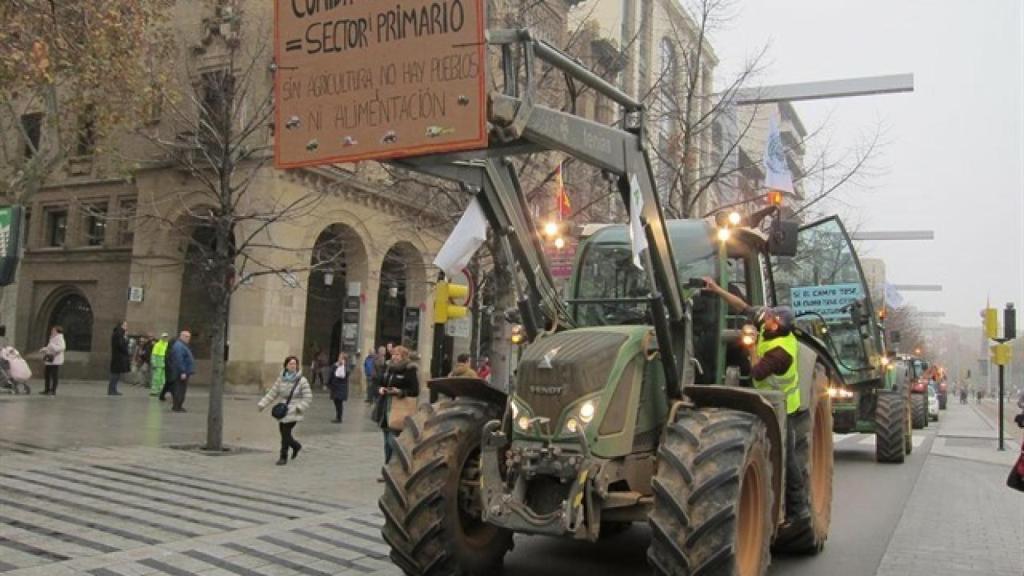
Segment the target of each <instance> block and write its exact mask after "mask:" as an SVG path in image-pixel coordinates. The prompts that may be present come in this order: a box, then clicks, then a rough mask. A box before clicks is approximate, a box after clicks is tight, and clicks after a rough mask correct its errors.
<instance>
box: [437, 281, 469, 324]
mask: <svg viewBox="0 0 1024 576" xmlns="http://www.w3.org/2000/svg"><path fill="white" fill-rule="evenodd" d="M467 296H469V286H466V285H464V284H449V283H448V282H447V281H446V280H441V281H439V282H438V283H437V288H435V289H434V323H435V324H445V323H447V322H448V321H449V320H451V319H452V318H463V317H465V316H466V314H468V313H469V309H467V308H466V307H465V306H459V305H458V304H452V299H453V298H466V297H467Z"/></svg>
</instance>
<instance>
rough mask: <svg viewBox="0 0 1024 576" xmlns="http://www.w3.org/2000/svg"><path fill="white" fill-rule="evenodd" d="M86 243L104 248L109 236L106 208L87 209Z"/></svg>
mask: <svg viewBox="0 0 1024 576" xmlns="http://www.w3.org/2000/svg"><path fill="white" fill-rule="evenodd" d="M85 234H86V238H85V242H86V244H88V245H89V246H103V240H104V238H105V237H106V234H107V208H106V206H87V207H86V209H85Z"/></svg>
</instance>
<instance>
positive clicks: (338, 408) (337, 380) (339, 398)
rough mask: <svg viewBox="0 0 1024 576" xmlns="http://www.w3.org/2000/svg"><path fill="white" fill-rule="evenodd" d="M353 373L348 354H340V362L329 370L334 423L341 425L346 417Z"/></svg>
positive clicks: (328, 377) (328, 381) (328, 378)
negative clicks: (350, 376)
mask: <svg viewBox="0 0 1024 576" xmlns="http://www.w3.org/2000/svg"><path fill="white" fill-rule="evenodd" d="M351 373H352V366H351V365H350V364H349V361H348V354H346V353H344V352H342V353H340V354H338V361H337V362H335V363H334V364H331V365H330V367H328V370H327V389H328V390H330V392H331V401H332V402H334V420H332V422H335V423H338V424H341V421H342V419H343V417H344V415H345V401H346V400H348V379H349V375H350V374H351Z"/></svg>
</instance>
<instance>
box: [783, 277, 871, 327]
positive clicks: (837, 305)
mask: <svg viewBox="0 0 1024 576" xmlns="http://www.w3.org/2000/svg"><path fill="white" fill-rule="evenodd" d="M789 292H790V300H789V301H790V302H791V303H792V306H793V311H794V312H795V313H796V314H797V315H799V314H804V313H813V314H820V315H821V316H822V317H823V318H825V320H837V319H840V318H849V317H850V312H849V309H846V307H847V306H849V305H850V303H851V302H854V301H856V300H860V299H861V298H863V297H864V291H863V290H862V289H861V286H860V284H856V283H854V284H823V285H821V286H793V287H792V288H790V291H789Z"/></svg>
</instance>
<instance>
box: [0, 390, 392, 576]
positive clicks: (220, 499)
mask: <svg viewBox="0 0 1024 576" xmlns="http://www.w3.org/2000/svg"><path fill="white" fill-rule="evenodd" d="M104 386H105V384H104V383H99V384H93V383H75V384H72V383H69V384H68V386H67V387H65V386H64V384H62V385H61V388H60V391H59V393H60V395H59V396H57V397H56V398H50V397H43V396H35V395H33V396H28V397H25V396H20V397H17V396H15V397H0V486H2V487H0V573H2V574H3V576H71V575H89V576H137V575H143V574H172V575H176V576H200V575H201V576H224V575H228V574H233V575H235V576H272V575H298V574H303V575H306V576H339V575H350V574H351V575H359V576H366V575H370V576H398V575H399V574H400V571H399V570H398V569H397V568H396V567H395V566H394V565H393V564H392V563H391V561H390V560H389V559H388V557H387V554H388V550H389V549H388V547H387V545H386V544H385V543H384V542H383V540H382V539H381V536H380V525H381V524H382V523H383V517H382V516H381V515H380V512H379V511H378V510H377V506H376V501H377V498H378V496H379V495H380V493H381V491H382V490H383V488H382V486H383V485H382V484H380V483H378V482H376V478H377V477H378V476H379V474H380V467H381V464H382V461H383V445H382V444H383V441H382V438H381V434H380V432H379V430H377V429H376V427H375V426H374V424H373V423H372V422H369V419H368V418H367V415H368V407H367V406H366V405H365V404H363V403H362V402H361V401H360V400H358V399H356V400H355V401H354V402H349V406H348V407H347V412H346V416H345V423H344V424H342V425H340V426H339V425H337V424H333V423H331V422H330V419H331V418H332V417H333V407H332V406H331V403H330V402H329V401H328V400H327V399H326V397H325V396H324V395H323V394H322V393H321V394H316V393H314V394H315V396H314V403H313V406H312V410H311V412H310V414H309V415H308V416H307V417H306V419H305V420H304V421H303V422H301V423H299V425H298V426H297V428H296V431H295V433H296V437H297V438H298V439H299V441H300V442H302V444H303V449H302V453H301V454H300V455H299V457H298V458H297V459H296V460H293V461H291V462H289V463H288V465H287V466H275V465H274V462H275V461H276V460H277V452H276V450H277V427H276V425H275V423H274V421H273V419H272V418H271V417H270V416H269V415H267V414H266V413H264V414H258V413H257V412H256V409H255V406H254V404H255V402H256V400H257V397H256V396H237V397H236V396H231V397H228V398H227V399H226V400H225V421H226V425H225V430H226V434H225V438H226V442H227V443H228V444H230V445H232V446H234V447H236V448H240V450H236V451H235V452H233V453H231V454H229V455H219V456H214V455H207V454H203V453H200V452H198V451H195V450H174V449H169V448H168V445H174V444H177V443H186V444H187V443H198V442H201V441H202V438H203V436H204V429H205V407H206V396H205V394H196V395H194V396H193V395H190V396H189V399H188V401H187V402H186V407H187V408H189V410H190V412H189V413H187V414H170V413H169V412H168V410H169V407H168V406H167V405H166V403H160V402H159V400H156V399H151V398H149V397H148V395H147V394H146V393H145V391H142V390H140V389H138V388H131V387H124V388H123V392H124V394H125V395H124V396H121V397H113V398H110V397H107V396H105V388H104ZM183 424H185V425H183Z"/></svg>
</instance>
